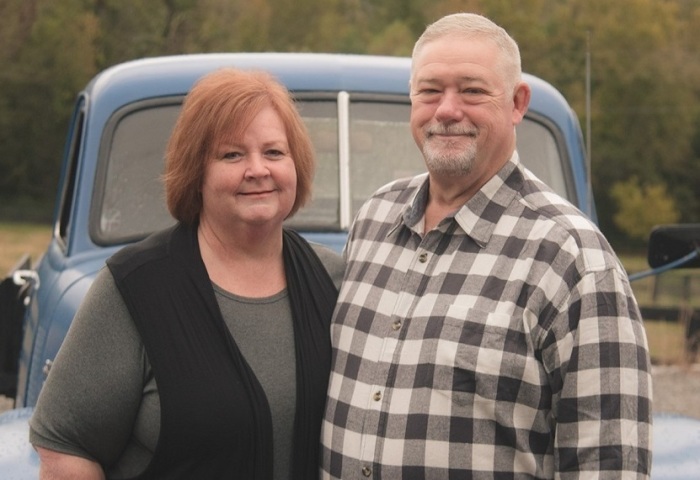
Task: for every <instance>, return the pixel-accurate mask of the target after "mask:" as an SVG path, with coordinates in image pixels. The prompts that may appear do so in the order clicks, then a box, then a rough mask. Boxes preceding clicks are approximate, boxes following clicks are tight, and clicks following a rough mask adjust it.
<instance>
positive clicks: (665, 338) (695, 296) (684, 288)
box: [0, 222, 700, 365]
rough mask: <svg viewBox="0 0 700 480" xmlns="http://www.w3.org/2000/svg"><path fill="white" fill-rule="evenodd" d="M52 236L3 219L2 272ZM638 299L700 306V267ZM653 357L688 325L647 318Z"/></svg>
mask: <svg viewBox="0 0 700 480" xmlns="http://www.w3.org/2000/svg"><path fill="white" fill-rule="evenodd" d="M50 238H51V227H50V226H49V225H47V224H25V223H11V222H5V223H3V222H0V272H2V273H3V277H4V275H5V273H9V272H10V270H11V269H12V267H14V266H15V264H16V263H17V261H19V259H20V258H21V257H22V255H23V254H25V253H28V254H29V255H30V256H31V259H32V264H34V263H35V262H36V261H37V260H38V259H39V257H40V256H41V254H42V253H43V252H44V250H45V249H46V246H47V245H48V242H49V239H50ZM621 260H622V263H623V264H624V265H625V268H626V269H627V271H628V272H630V273H634V272H639V271H642V270H646V269H647V268H648V266H647V263H646V260H645V258H643V257H641V256H640V257H635V256H624V257H622V258H621ZM632 288H633V290H634V293H635V296H636V297H637V301H638V302H639V303H640V305H646V306H652V305H654V306H675V307H678V306H691V307H692V308H694V309H696V310H697V309H700V270H674V271H670V272H666V273H664V274H662V275H660V276H658V277H647V278H644V279H642V280H638V281H636V282H634V283H632ZM645 328H646V331H647V337H648V339H649V348H650V350H651V356H652V360H653V362H654V363H655V364H662V365H670V364H682V363H685V362H686V361H687V358H688V357H687V355H686V353H685V327H684V325H682V324H681V323H680V322H676V323H673V322H661V321H653V319H646V320H645Z"/></svg>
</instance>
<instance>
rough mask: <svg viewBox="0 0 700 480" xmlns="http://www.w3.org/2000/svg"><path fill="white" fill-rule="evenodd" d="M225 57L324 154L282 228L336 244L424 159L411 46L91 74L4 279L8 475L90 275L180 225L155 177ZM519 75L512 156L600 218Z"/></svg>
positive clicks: (149, 62)
mask: <svg viewBox="0 0 700 480" xmlns="http://www.w3.org/2000/svg"><path fill="white" fill-rule="evenodd" d="M223 67H236V68H243V69H255V70H265V71H268V72H269V73H271V74H272V75H273V76H275V77H276V78H277V79H278V80H280V81H281V82H282V83H283V84H285V85H286V86H287V88H288V89H289V90H290V91H291V92H292V94H293V95H294V97H295V99H296V102H297V105H298V108H299V111H300V112H301V115H302V117H303V119H304V120H305V122H306V125H307V127H308V130H309V132H310V134H311V136H312V139H313V143H314V147H315V150H316V154H317V163H318V164H317V171H316V176H315V179H314V186H313V200H312V202H311V204H310V205H309V206H307V207H305V208H304V209H303V210H301V211H300V212H298V213H297V214H296V215H295V216H294V217H293V218H291V219H289V220H288V226H289V227H291V228H294V229H296V230H297V231H299V232H300V233H302V234H303V235H304V236H305V237H306V238H308V239H309V240H312V241H315V242H318V243H322V244H325V245H328V246H330V247H331V248H334V249H335V250H337V251H340V250H341V249H342V247H343V245H344V243H345V238H346V235H347V231H348V228H349V227H350V224H351V222H352V219H353V217H354V214H355V212H356V211H357V209H358V208H359V206H360V205H361V204H362V203H363V202H364V200H365V199H366V198H367V197H369V196H370V194H372V193H373V192H374V191H375V190H376V189H378V188H379V187H380V186H382V185H384V184H386V183H388V182H390V181H392V180H395V179H397V178H401V177H406V176H411V175H415V174H417V173H421V172H423V171H424V170H425V165H424V163H423V159H422V156H421V154H420V152H419V150H418V149H417V147H416V146H415V143H414V141H413V138H412V136H411V132H410V128H409V112H410V98H409V89H408V87H409V85H408V82H409V75H410V67H411V61H410V59H409V58H399V57H381V56H369V55H344V54H313V53H230V54H195V55H180V56H168V57H160V58H148V59H142V60H136V61H130V62H126V63H123V64H120V65H116V66H114V67H111V68H109V69H107V70H105V71H103V72H101V73H100V74H98V75H97V76H96V77H95V78H94V79H92V81H90V82H89V84H88V85H87V86H86V87H85V89H84V90H83V91H82V92H80V93H79V94H78V96H77V99H76V103H75V108H74V112H73V115H72V120H71V123H70V126H69V129H68V132H67V141H66V146H65V151H64V153H63V162H62V169H61V175H60V179H59V184H58V192H57V198H56V203H55V210H54V221H53V232H52V237H51V240H50V244H49V246H48V248H47V250H46V252H45V253H44V254H43V256H42V257H41V258H40V259H39V261H38V262H37V263H36V264H35V265H33V266H30V265H28V264H27V263H26V262H24V263H23V264H20V265H19V266H18V268H17V270H15V271H14V272H11V275H10V276H9V277H8V278H7V279H6V280H5V282H6V283H7V286H8V289H10V290H11V294H10V295H7V296H6V297H7V299H6V300H5V305H2V312H4V313H3V314H2V317H0V325H2V326H3V328H5V327H7V331H12V332H15V333H13V334H12V335H13V338H12V339H11V340H12V342H14V343H13V344H14V345H16V346H17V347H16V348H18V349H19V353H18V356H17V361H16V362H14V364H12V362H10V364H9V365H6V366H5V371H3V372H2V374H3V378H5V379H9V381H8V382H4V383H3V385H10V386H9V387H4V388H5V391H2V392H0V393H1V394H4V395H11V396H13V397H14V398H15V407H16V409H17V410H15V411H14V412H9V413H6V414H4V415H3V416H0V439H2V438H3V435H7V433H6V432H8V431H10V429H12V428H18V427H17V425H21V428H20V430H21V429H22V428H23V429H24V430H23V431H24V432H25V433H23V434H21V435H20V437H21V438H20V440H19V443H20V444H21V447H19V450H18V451H19V452H21V458H20V459H18V458H17V457H15V456H10V457H9V458H8V457H7V450H8V449H7V447H6V445H9V443H7V444H6V442H5V441H4V439H3V441H1V442H0V445H3V446H2V447H0V470H2V471H5V472H12V473H13V474H14V475H15V476H14V477H13V478H36V476H37V474H36V471H37V470H36V467H37V465H38V464H37V463H36V462H37V459H36V455H35V454H33V451H32V450H31V447H30V446H29V445H28V442H27V440H26V430H27V428H26V421H27V419H28V418H29V416H30V415H31V411H32V407H33V406H34V405H35V404H36V401H37V398H38V395H39V392H40V391H41V388H42V385H43V383H44V379H45V378H46V375H47V374H48V372H49V371H50V369H51V364H52V362H53V359H54V358H55V356H56V353H57V352H58V349H59V348H60V346H61V343H62V341H63V339H64V337H65V335H66V332H67V331H68V328H69V326H70V324H71V321H72V319H73V316H74V314H75V312H76V310H77V308H78V306H79V305H80V303H81V301H82V299H83V297H84V296H85V294H86V292H87V290H88V288H89V287H90V284H91V283H92V281H93V279H94V277H95V275H96V273H97V272H98V271H99V270H100V269H101V268H102V267H103V266H104V264H105V260H106V259H107V258H108V257H109V256H111V255H112V254H114V253H115V252H116V251H117V250H119V249H120V248H122V247H124V246H125V245H127V244H129V243H132V242H134V241H137V240H140V239H142V238H144V237H146V236H147V235H149V234H150V233H152V232H154V231H156V230H159V229H162V228H165V227H167V226H169V225H172V224H173V223H174V220H173V218H172V217H170V215H169V213H168V211H167V209H166V206H165V202H164V192H163V186H162V184H161V182H160V175H161V173H162V171H163V166H164V162H163V157H164V150H165V145H166V142H167V140H168V137H169V135H170V132H171V130H172V127H173V125H174V123H175V120H176V118H177V115H178V113H179V110H180V107H181V104H182V101H183V99H184V97H185V95H186V94H187V92H188V91H189V90H190V88H191V87H192V85H193V83H194V82H195V81H196V80H197V79H199V78H200V77H202V76H203V75H205V74H206V73H208V72H210V71H212V70H215V69H218V68H223ZM524 80H525V81H526V82H528V84H529V85H530V87H531V89H532V100H531V104H530V107H529V111H528V113H527V115H526V117H525V119H524V121H523V122H522V123H521V124H520V125H519V126H518V132H517V141H518V150H519V152H520V158H521V159H522V161H523V163H524V164H525V165H526V166H527V167H528V168H529V169H530V170H532V171H533V172H534V173H535V174H536V175H537V176H538V177H540V179H542V180H543V181H544V182H545V183H547V184H548V185H550V186H551V187H552V188H553V189H554V190H555V191H557V192H558V193H559V194H561V195H562V196H563V197H565V198H567V199H568V200H570V201H571V202H572V203H573V204H574V205H576V206H578V207H579V208H580V209H581V210H582V211H583V212H584V213H586V214H587V215H589V216H590V217H591V218H593V219H594V220H595V211H594V206H593V201H592V198H591V194H590V188H589V187H588V179H587V165H586V156H585V152H584V147H583V141H582V136H581V130H580V127H579V124H578V121H577V118H576V116H575V114H574V113H573V111H572V110H571V108H570V107H569V105H568V103H567V102H566V100H565V99H564V98H563V96H562V95H561V94H560V93H559V92H558V91H557V90H556V89H555V88H554V87H552V86H551V85H550V84H548V83H547V82H545V81H544V80H542V79H539V78H537V77H534V76H531V75H525V76H524ZM3 298H5V297H3ZM11 311H12V312H14V313H12V314H9V312H11ZM3 331H5V330H3ZM5 343H8V344H9V343H11V342H9V341H8V342H5ZM3 345H4V343H3ZM8 348H9V347H8ZM6 350H7V348H6ZM22 435H24V436H22ZM12 438H13V439H15V440H13V441H14V443H15V444H16V443H17V441H18V440H17V437H16V436H15V437H12ZM22 442H24V443H22ZM10 443H12V441H11V442H10ZM3 450H4V452H3ZM14 451H15V450H13V452H14ZM3 458H4V459H3ZM33 462H34V463H33Z"/></svg>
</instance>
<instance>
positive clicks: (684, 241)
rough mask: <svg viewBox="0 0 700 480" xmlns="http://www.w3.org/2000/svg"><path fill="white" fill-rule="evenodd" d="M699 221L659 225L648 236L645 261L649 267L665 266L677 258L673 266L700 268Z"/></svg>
mask: <svg viewBox="0 0 700 480" xmlns="http://www.w3.org/2000/svg"><path fill="white" fill-rule="evenodd" d="M698 252H700V223H687V224H673V225H659V226H656V227H654V228H653V229H652V231H651V234H650V236H649V251H648V256H647V261H648V262H649V266H650V267H651V268H658V267H663V266H666V265H668V264H670V263H672V262H675V261H677V260H681V259H683V258H685V257H688V258H687V260H686V261H685V262H679V264H678V265H677V266H675V268H700V255H698Z"/></svg>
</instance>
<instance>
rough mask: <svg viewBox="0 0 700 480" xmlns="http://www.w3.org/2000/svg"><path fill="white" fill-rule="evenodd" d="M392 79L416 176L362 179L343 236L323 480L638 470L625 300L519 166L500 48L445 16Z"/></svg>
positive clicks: (523, 103) (509, 74)
mask: <svg viewBox="0 0 700 480" xmlns="http://www.w3.org/2000/svg"><path fill="white" fill-rule="evenodd" d="M410 89H411V101H412V110H411V129H412V132H413V136H414V138H415V141H416V143H417V144H418V147H419V148H420V149H421V150H422V152H423V155H424V157H425V162H426V165H427V167H428V174H427V176H426V175H422V176H418V177H415V178H413V179H410V180H405V181H398V182H394V183H393V184H392V185H389V186H386V187H384V188H383V189H381V190H379V191H378V192H377V193H376V194H375V195H374V196H373V197H372V198H371V199H370V200H369V201H368V202H367V203H366V204H365V206H364V207H363V208H362V209H361V210H360V212H359V213H358V216H357V219H356V222H355V224H354V226H353V229H352V231H351V233H350V236H349V240H348V244H347V246H346V250H345V255H346V259H347V270H346V275H345V279H344V284H343V287H342V289H341V292H340V297H339V299H338V302H339V303H338V305H337V307H336V311H335V316H334V323H333V327H332V328H333V329H332V341H333V348H334V360H333V371H332V373H331V379H330V385H329V398H328V402H327V410H326V416H325V421H324V426H323V433H322V442H323V447H324V448H323V466H322V476H323V478H342V479H344V480H346V479H351V478H383V479H395V478H410V479H414V478H430V479H452V478H459V479H462V478H478V479H482V478H511V479H513V478H516V479H519V478H523V479H524V478H528V479H529V478H566V479H569V478H611V479H612V478H615V479H619V478H635V479H640V478H646V477H648V475H649V472H650V468H651V453H650V443H651V376H650V362H649V354H648V348H647V343H646V337H645V333H644V328H643V324H642V320H641V317H640V314H639V309H638V307H637V304H636V301H635V299H634V297H633V294H632V291H631V289H630V286H629V283H628V280H627V277H626V274H625V271H624V269H623V268H622V266H621V265H620V263H619V261H618V259H617V258H616V257H615V255H614V253H613V251H612V250H611V248H610V246H609V245H608V243H607V242H606V240H605V239H604V238H603V236H602V234H601V233H600V232H599V231H598V229H597V228H596V227H595V226H594V225H593V224H592V223H591V222H590V221H589V220H588V219H587V218H585V217H584V215H583V214H582V213H581V212H579V211H578V210H577V209H575V208H574V207H573V206H571V205H570V204H569V203H567V202H566V201H565V200H563V199H561V198H560V197H558V196H557V195H555V194H554V193H553V192H552V191H551V190H550V189H549V188H548V187H546V186H545V185H544V184H542V182H540V181H539V180H538V179H537V178H535V177H534V176H533V175H532V173H530V172H529V171H528V170H527V169H525V167H523V165H522V164H521V163H520V160H519V158H518V154H517V152H516V150H515V126H516V125H517V124H518V123H519V122H520V121H521V120H522V118H523V115H524V114H525V112H526V110H527V107H528V103H529V99H530V89H529V87H528V85H527V84H525V83H523V81H522V80H521V67H520V54H519V51H518V47H517V45H516V44H515V42H514V40H513V39H511V38H510V36H509V35H508V34H507V33H506V32H505V31H504V30H503V29H501V28H500V27H498V26H496V25H495V24H493V23H492V22H491V21H489V20H487V19H485V18H484V17H481V16H478V15H473V14H456V15H450V16H447V17H445V18H443V19H441V20H439V21H437V22H436V23H434V24H432V25H430V26H429V27H428V28H427V30H426V31H425V32H424V34H423V35H422V36H421V38H420V39H419V40H418V42H417V43H416V45H415V48H414V51H413V65H412V74H411V80H410Z"/></svg>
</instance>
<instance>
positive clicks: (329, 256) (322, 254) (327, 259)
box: [309, 242, 345, 288]
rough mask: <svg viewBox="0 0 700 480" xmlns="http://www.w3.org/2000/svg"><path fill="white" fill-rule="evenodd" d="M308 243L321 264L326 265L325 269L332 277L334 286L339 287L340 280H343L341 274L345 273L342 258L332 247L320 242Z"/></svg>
mask: <svg viewBox="0 0 700 480" xmlns="http://www.w3.org/2000/svg"><path fill="white" fill-rule="evenodd" d="M309 245H311V248H313V250H314V252H316V255H318V258H319V259H320V260H321V263H323V266H324V267H326V271H328V274H329V275H330V276H331V278H332V279H333V283H334V284H335V286H336V287H338V288H340V282H341V281H342V280H343V274H344V273H345V260H343V257H342V256H341V255H340V254H339V253H338V252H336V251H335V250H333V249H332V248H329V247H327V246H325V245H321V244H320V243H315V242H309Z"/></svg>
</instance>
